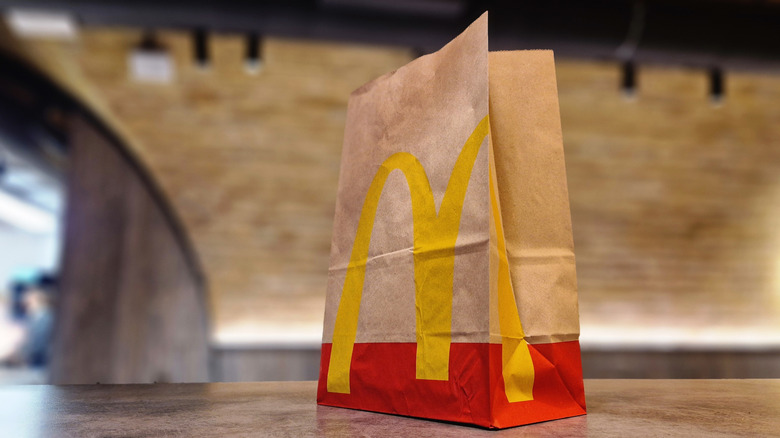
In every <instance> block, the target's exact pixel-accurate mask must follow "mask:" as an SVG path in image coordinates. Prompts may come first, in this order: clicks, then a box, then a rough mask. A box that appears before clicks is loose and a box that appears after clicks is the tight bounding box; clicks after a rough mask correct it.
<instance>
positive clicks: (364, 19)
mask: <svg viewBox="0 0 780 438" xmlns="http://www.w3.org/2000/svg"><path fill="white" fill-rule="evenodd" d="M11 6H15V7H25V8H48V9H53V10H66V11H70V12H71V13H73V14H75V15H76V16H77V17H78V18H79V20H80V21H81V23H83V24H84V25H86V26H130V27H140V28H183V29H193V28H205V29H209V30H210V31H214V32H242V33H243V32H253V33H257V34H262V35H269V36H280V37H291V38H308V39H325V40H337V41H349V42H357V43H364V44H381V45H393V46H404V47H410V48H415V49H417V50H420V51H422V52H431V51H434V50H437V49H438V48H440V47H441V46H442V45H443V44H445V43H446V42H447V41H449V40H450V39H452V38H453V37H454V36H455V35H457V34H458V33H459V32H460V31H462V30H463V29H464V28H465V26H466V25H467V24H468V23H469V22H471V21H472V20H473V19H474V18H476V17H477V16H478V15H479V14H480V13H481V12H483V11H484V10H489V11H490V22H491V23H490V45H491V49H493V50H501V49H538V48H545V49H553V50H555V52H556V55H557V56H559V57H574V58H586V59H597V60H618V61H623V60H625V58H627V57H629V58H631V59H633V60H634V61H636V62H637V63H652V64H667V65H682V66H688V67H695V68H710V67H712V66H719V67H721V68H724V69H728V70H768V71H773V72H780V43H779V42H780V3H778V2H762V1H725V0H720V1H718V0H714V1H704V0H702V1H696V0H679V1H661V0H654V1H643V2H635V1H629V0H592V1H586V2H583V1H582V0H546V1H515V0H493V1H485V2H477V1H467V0H416V1H412V0H364V1H357V0H320V1H315V0H275V1H247V0H221V1H206V0H187V1H182V0H169V1H159V0H158V1H150V0H114V1H110V2H106V1H98V0H70V1H64V0H24V1H13V0H0V7H11ZM637 8H640V12H641V13H639V14H638V13H637ZM637 17H638V18H642V20H640V21H641V23H639V29H640V31H639V32H633V33H632V32H630V29H632V24H631V22H632V19H634V20H637ZM636 24H637V23H634V26H636ZM630 35H631V36H630ZM619 47H623V49H622V50H620V51H619V50H618V48H619ZM627 48H628V50H626V49H627Z"/></svg>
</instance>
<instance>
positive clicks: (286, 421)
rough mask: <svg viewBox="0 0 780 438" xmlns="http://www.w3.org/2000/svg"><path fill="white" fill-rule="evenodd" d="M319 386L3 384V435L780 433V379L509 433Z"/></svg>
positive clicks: (696, 389) (599, 403)
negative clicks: (377, 408) (345, 400)
mask: <svg viewBox="0 0 780 438" xmlns="http://www.w3.org/2000/svg"><path fill="white" fill-rule="evenodd" d="M315 389H316V383H315V382H259V383H203V384H154V385H80V386H79V385H73V386H47V385H29V386H5V387H0V409H1V410H2V412H0V436H3V437H6V436H7V437H23V436H73V437H91V436H95V437H97V436H99V437H114V436H116V437H118V436H185V437H201V436H219V437H223V436H282V437H285V436H288V437H308V436H318V437H319V436H321V437H353V436H378V437H388V436H407V437H418V436H420V437H421V436H431V437H456V436H457V437H461V436H490V437H496V438H497V437H515V436H518V437H525V436H533V437H588V436H615V437H637V436H642V437H650V436H685V437H692V436H706V437H721V436H745V437H766V436H780V380H586V381H585V391H586V394H587V403H588V412H589V413H588V415H586V416H581V417H575V418H569V419H564V420H557V421H550V422H546V423H540V424H535V425H529V426H521V427H517V428H512V429H505V430H501V431H488V430H483V429H478V428H475V427H469V426H461V425H455V424H447V423H441V422H435V421H428V420H419V419H413V418H405V417H398V416H393V415H385V414H376V413H370V412H362V411H353V410H349V409H340V408H333V407H326V406H317V405H316V404H315V401H314V400H315Z"/></svg>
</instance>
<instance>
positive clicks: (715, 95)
mask: <svg viewBox="0 0 780 438" xmlns="http://www.w3.org/2000/svg"><path fill="white" fill-rule="evenodd" d="M709 76H710V101H711V102H712V104H713V105H715V106H719V105H721V104H722V103H723V97H724V95H725V93H726V89H725V84H724V82H725V79H724V75H723V70H721V69H720V67H712V68H711V69H710V72H709Z"/></svg>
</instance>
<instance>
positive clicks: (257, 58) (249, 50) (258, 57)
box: [244, 33, 263, 74]
mask: <svg viewBox="0 0 780 438" xmlns="http://www.w3.org/2000/svg"><path fill="white" fill-rule="evenodd" d="M262 43H263V40H262V38H261V37H260V36H259V35H257V34H255V33H250V34H248V35H247V36H246V60H245V61H244V66H245V68H246V71H247V73H250V74H255V73H257V72H259V71H260V69H262V68H263V52H262Z"/></svg>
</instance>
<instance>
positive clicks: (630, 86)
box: [620, 61, 637, 100]
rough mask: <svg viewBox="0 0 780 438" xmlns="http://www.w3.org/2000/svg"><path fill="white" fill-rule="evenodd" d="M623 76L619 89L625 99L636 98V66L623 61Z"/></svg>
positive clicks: (632, 62)
mask: <svg viewBox="0 0 780 438" xmlns="http://www.w3.org/2000/svg"><path fill="white" fill-rule="evenodd" d="M622 71H623V76H622V79H621V83H620V88H621V90H622V91H623V96H624V97H625V98H626V99H629V100H632V99H634V98H635V97H636V85H637V84H636V65H635V64H634V61H625V62H624V63H623V69H622Z"/></svg>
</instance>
